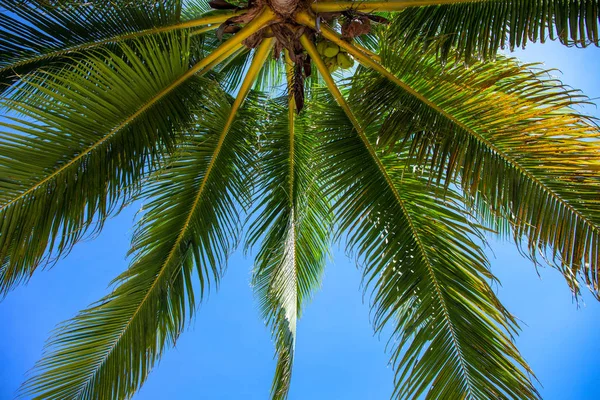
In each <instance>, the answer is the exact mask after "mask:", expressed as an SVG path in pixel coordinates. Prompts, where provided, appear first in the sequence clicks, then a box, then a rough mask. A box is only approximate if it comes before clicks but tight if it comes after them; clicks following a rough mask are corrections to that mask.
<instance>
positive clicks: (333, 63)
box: [323, 57, 338, 72]
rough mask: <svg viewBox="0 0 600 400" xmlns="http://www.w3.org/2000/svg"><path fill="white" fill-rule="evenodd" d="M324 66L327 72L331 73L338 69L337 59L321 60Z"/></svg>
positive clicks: (327, 58) (326, 58)
mask: <svg viewBox="0 0 600 400" xmlns="http://www.w3.org/2000/svg"><path fill="white" fill-rule="evenodd" d="M323 62H324V63H325V66H326V67H327V69H328V70H329V72H333V71H335V70H337V69H338V63H337V57H325V58H324V59H323Z"/></svg>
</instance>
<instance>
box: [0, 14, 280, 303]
mask: <svg viewBox="0 0 600 400" xmlns="http://www.w3.org/2000/svg"><path fill="white" fill-rule="evenodd" d="M269 18H270V14H269V13H268V12H265V13H263V14H261V15H260V16H258V17H257V18H256V19H254V20H253V21H252V22H251V23H249V24H247V25H246V26H245V27H244V28H243V29H242V30H241V31H240V32H238V34H237V35H235V36H234V37H232V38H230V39H229V40H227V41H225V42H223V43H222V44H221V45H220V46H219V47H218V48H217V49H215V50H214V51H213V52H212V53H210V54H209V55H207V56H206V57H204V58H203V59H201V60H200V61H199V62H198V63H196V64H195V65H194V66H193V67H191V68H190V67H189V64H188V58H189V50H188V46H189V41H188V37H187V35H183V36H181V35H177V34H171V35H170V37H171V38H172V40H167V41H166V42H167V43H170V44H172V46H174V47H169V49H168V51H163V50H164V48H163V47H162V45H161V42H160V41H158V39H157V38H154V37H151V38H146V39H143V40H141V41H139V43H140V45H138V46H135V47H134V48H132V47H129V46H127V45H123V46H122V50H123V51H124V52H128V53H129V57H128V58H127V61H125V60H123V59H122V58H121V57H119V56H114V57H110V55H111V53H110V52H104V53H103V56H104V57H108V60H105V59H103V58H98V59H96V60H95V61H94V60H92V61H89V60H88V61H84V62H82V63H80V64H78V66H77V68H75V69H73V70H68V71H66V72H63V73H61V74H58V75H56V74H49V75H50V77H51V79H50V80H51V81H53V82H51V83H50V84H51V85H54V86H53V87H54V88H55V90H54V91H50V90H48V89H47V88H45V87H44V86H42V85H40V84H38V82H37V79H41V78H40V77H36V76H32V77H30V80H31V82H30V83H28V84H27V86H25V87H24V88H22V89H21V88H19V94H18V96H17V97H16V98H8V99H6V104H7V107H9V108H10V109H12V110H14V111H15V112H18V113H22V114H24V115H25V117H26V118H25V119H21V120H18V119H15V123H14V124H4V123H3V124H2V125H0V126H4V127H5V128H8V129H15V130H17V131H18V132H19V133H20V134H17V135H15V134H14V133H12V132H7V133H5V134H3V135H2V136H0V145H2V146H3V147H2V153H1V154H2V158H1V160H2V165H1V168H2V169H3V170H4V171H5V172H3V175H2V176H3V180H2V181H0V184H2V186H0V189H1V190H0V193H1V196H2V197H0V215H1V216H2V217H3V219H4V221H3V223H2V225H1V226H0V229H1V230H0V259H2V260H3V265H2V267H1V269H0V293H2V294H3V293H6V291H7V290H9V289H10V288H11V287H12V286H14V284H16V283H18V282H20V281H22V280H25V279H27V278H28V277H29V276H30V275H31V273H33V271H34V270H35V268H36V267H37V265H38V264H39V263H40V262H41V261H42V258H43V257H44V255H47V256H49V254H47V250H50V251H52V250H56V251H57V253H58V254H59V255H60V254H62V253H64V252H65V251H68V250H69V249H70V248H71V246H72V245H73V244H74V243H75V242H76V241H77V240H78V239H79V238H81V237H82V235H83V234H84V233H85V232H86V230H87V228H88V227H89V226H90V224H92V222H93V219H94V218H98V219H99V224H98V227H97V228H98V229H100V228H101V226H102V221H103V220H104V218H105V217H106V216H107V215H108V214H110V212H111V210H112V208H114V206H115V205H116V204H117V203H118V202H120V201H123V200H124V199H126V198H127V195H126V193H125V195H123V193H122V192H123V191H125V192H127V191H128V190H129V189H127V186H130V185H134V186H135V184H136V183H137V181H138V180H139V177H140V175H141V174H142V172H143V171H144V170H145V169H146V168H147V167H148V166H149V165H150V164H152V161H153V160H154V159H155V158H156V157H158V156H160V154H161V149H160V146H162V148H163V150H169V149H170V142H172V141H173V138H170V136H173V132H174V131H176V129H173V128H174V127H177V126H178V125H181V124H180V123H179V121H180V120H181V121H184V122H187V121H189V119H190V118H191V115H192V114H191V113H190V112H189V107H190V106H193V104H194V102H193V98H194V97H193V96H195V95H196V92H198V91H201V87H194V88H192V87H191V86H190V85H192V86H193V78H194V77H195V76H196V75H198V74H199V75H201V74H204V73H206V72H207V71H209V70H210V69H211V68H213V67H214V66H215V65H218V64H219V63H220V62H221V61H223V60H224V59H225V58H226V57H228V56H230V55H231V54H233V53H234V52H235V51H236V50H237V49H238V48H240V47H241V42H242V41H243V40H244V39H245V38H247V37H249V36H250V35H252V34H253V33H254V32H256V31H257V30H258V29H260V28H261V27H262V26H263V25H264V24H265V22H266V21H267V20H268V19H269ZM178 43H179V44H178ZM177 46H179V48H180V51H175V52H173V49H174V48H176V47H177ZM138 52H140V53H141V55H138V54H137V53H138ZM128 63H129V64H128ZM130 64H131V65H130ZM63 75H65V76H63ZM90 75H91V76H92V77H93V78H90ZM54 81H56V82H58V83H55V82H54ZM132 83H137V84H138V85H139V88H138V87H136V86H132ZM29 87H31V88H32V89H31V90H28V88H29ZM24 96H25V97H26V99H25V100H22V99H21V98H22V97H24ZM186 97H187V98H186ZM115 98H116V99H118V100H120V101H121V102H122V103H118V102H115ZM188 100H191V101H188ZM154 107H161V109H162V110H163V112H160V113H152V112H150V110H151V109H153V108H154ZM164 110H166V112H165V111H164ZM91 118H93V121H94V124H91V123H90V121H92V120H91ZM30 119H33V120H34V121H35V122H31V121H30ZM138 131H139V132H138ZM65 132H68V133H69V135H65ZM48 141H49V142H50V143H52V144H54V145H56V148H55V149H51V148H50V146H49V145H48V144H47V143H46V142H48ZM2 142H5V143H2ZM157 145H159V147H158V148H157V147H156V146H157ZM32 149H33V150H34V151H37V152H38V153H39V154H40V157H39V159H34V158H32V152H31V150H32ZM123 159H125V160H129V162H128V163H124V162H123V161H122V160H123ZM88 168H90V169H88ZM88 171H89V173H88ZM5 260H7V261H5Z"/></svg>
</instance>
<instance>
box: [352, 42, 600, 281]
mask: <svg viewBox="0 0 600 400" xmlns="http://www.w3.org/2000/svg"><path fill="white" fill-rule="evenodd" d="M383 54H384V63H385V64H386V65H387V66H388V67H389V69H390V70H391V71H394V73H395V75H391V74H390V75H388V76H387V77H381V75H379V74H377V73H367V74H365V75H364V78H365V80H362V78H361V79H359V80H357V85H356V86H355V87H354V89H355V90H356V93H357V97H356V99H355V100H356V101H357V102H358V103H361V100H360V97H361V94H360V93H361V88H364V87H369V88H375V89H373V90H370V91H369V97H368V98H369V103H368V104H367V103H362V104H365V105H366V106H367V107H365V111H364V115H368V117H367V118H368V119H369V120H373V119H380V118H383V119H384V120H385V122H383V123H382V129H381V131H380V133H379V136H380V142H381V144H382V146H392V147H393V148H398V147H402V145H410V146H411V148H412V153H413V154H418V158H419V160H420V163H429V164H430V165H431V167H432V169H433V170H434V171H437V172H436V175H435V176H436V179H438V180H439V179H446V184H448V183H450V182H452V181H453V180H454V179H455V178H456V179H458V180H459V181H460V185H462V187H463V189H464V190H465V191H466V192H467V193H469V194H470V195H471V196H473V197H472V198H473V199H474V200H475V204H476V205H477V208H478V209H479V211H480V213H481V214H482V216H483V217H484V218H485V220H486V221H487V222H488V223H489V224H491V225H492V226H494V227H498V226H500V230H502V231H507V230H508V229H507V226H506V224H509V226H510V227H513V228H514V229H513V233H514V236H515V239H516V240H517V242H518V243H520V242H521V239H522V238H526V240H527V243H528V244H527V246H528V248H529V253H530V255H531V257H532V258H534V259H535V258H536V256H537V255H539V253H540V252H541V253H543V254H546V253H548V252H549V253H550V254H548V255H547V256H548V257H549V258H553V259H554V260H555V261H556V262H557V263H558V267H559V268H560V269H561V270H562V271H563V273H564V275H565V277H566V278H567V280H568V282H569V284H570V285H571V286H572V288H573V290H574V291H575V292H577V291H578V290H579V289H578V283H577V280H578V277H581V278H582V279H583V280H584V281H585V282H586V283H587V284H588V285H589V286H590V288H591V289H592V291H593V292H594V293H597V291H598V287H599V282H600V281H599V280H598V273H597V271H598V269H599V268H600V258H598V254H597V252H596V250H595V247H596V245H595V243H596V242H597V240H598V233H599V228H600V208H599V203H598V201H597V193H598V190H600V181H599V180H598V176H597V171H598V170H599V168H600V165H599V164H598V163H597V156H598V135H599V133H600V131H599V130H598V128H597V126H596V125H595V124H594V123H593V121H590V120H589V119H588V118H586V117H584V116H581V115H580V114H578V113H577V112H576V111H575V110H574V109H573V108H572V107H573V106H576V105H577V104H580V103H582V102H584V101H586V98H585V97H583V96H582V95H581V94H580V93H579V92H577V91H573V90H570V89H568V88H565V87H563V86H562V84H561V83H560V82H558V81H557V80H556V79H554V78H552V77H550V76H549V75H548V72H547V71H543V70H536V69H531V68H532V66H522V65H519V64H518V63H516V62H515V61H514V60H511V59H505V58H501V59H499V60H498V62H496V63H493V64H484V63H479V64H475V65H473V66H472V67H471V68H470V69H468V70H466V69H464V68H463V67H462V66H460V65H458V64H455V63H449V64H448V65H446V66H445V67H442V66H440V65H439V63H437V62H436V60H435V57H434V56H433V55H429V56H427V57H422V56H421V55H419V54H416V53H415V52H414V51H412V52H411V49H410V48H408V49H405V50H400V49H399V48H397V47H395V46H393V48H391V49H389V50H385V52H384V53H383ZM416 71H418V73H416ZM358 82H360V83H358ZM382 113H383V114H385V116H382V115H383V114H382ZM502 225H504V227H503V226H502Z"/></svg>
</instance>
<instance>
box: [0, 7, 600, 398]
mask: <svg viewBox="0 0 600 400" xmlns="http://www.w3.org/2000/svg"><path fill="white" fill-rule="evenodd" d="M599 4H600V3H598V1H597V0H527V1H521V2H516V1H508V0H390V1H383V2H382V1H365V2H352V1H313V0H249V1H248V2H245V1H241V0H240V1H238V0H235V1H231V2H228V1H225V0H212V1H210V2H205V1H204V0H188V1H178V0H137V1H126V0H121V1H113V2H96V1H91V2H70V1H56V2H48V1H43V0H23V1H18V2H17V1H14V0H0V10H1V14H0V22H1V23H0V52H1V54H2V58H1V59H0V96H1V98H0V107H2V110H3V111H2V112H3V115H4V117H3V118H2V119H1V120H0V263H1V264H0V293H1V294H2V295H6V294H7V292H9V291H10V290H11V289H12V288H14V287H15V286H16V285H18V284H20V283H23V282H25V281H27V279H28V278H29V277H30V276H31V275H32V274H33V273H34V272H35V270H36V269H37V268H38V267H40V266H44V265H46V264H48V263H51V262H54V260H56V259H57V258H59V257H60V256H62V255H64V254H66V253H68V252H69V250H70V249H71V248H72V246H73V245H75V244H76V243H77V242H78V241H79V240H80V239H81V238H83V237H85V236H87V235H90V234H93V233H95V232H98V231H99V230H100V229H102V225H103V221H104V220H105V219H106V218H107V217H109V216H111V215H114V214H115V213H116V212H118V211H119V210H120V209H121V208H122V207H123V206H126V205H128V204H129V203H131V202H132V201H135V200H138V199H141V200H143V202H144V207H143V210H142V212H141V214H140V218H139V221H138V222H137V227H136V230H135V233H134V235H133V239H132V244H131V250H130V260H131V264H130V266H129V268H128V269H127V270H126V271H125V272H123V273H122V274H121V275H120V276H118V277H117V278H116V279H115V280H114V285H115V286H114V290H113V291H112V292H111V293H110V294H109V295H107V296H106V297H104V298H102V299H101V300H100V301H98V302H97V303H94V304H92V305H91V306H90V307H89V308H87V309H85V310H84V311H82V312H81V313H80V314H79V315H77V316H76V317H75V318H73V319H72V320H70V321H67V322H65V323H64V324H62V325H61V326H60V327H59V328H58V329H57V331H56V333H55V334H54V336H53V337H52V338H51V339H50V342H49V344H48V349H47V351H46V353H45V354H44V356H43V357H42V359H41V360H40V361H39V362H38V363H37V364H36V366H35V368H34V370H33V372H32V374H31V376H30V377H29V378H28V380H27V381H26V382H25V383H24V384H23V386H22V388H21V394H22V395H23V396H31V397H34V398H40V399H42V398H43V399H113V398H129V397H131V396H132V395H133V394H134V393H135V391H136V390H137V389H139V388H140V386H141V385H142V384H143V382H144V380H145V379H146V378H147V376H148V374H149V372H150V370H151V369H152V367H153V365H154V364H155V363H156V361H157V360H158V359H159V357H160V355H161V354H162V353H163V351H164V350H166V349H167V348H169V347H170V346H172V345H173V344H174V343H175V342H176V340H177V338H178V337H179V335H180V333H181V332H182V330H183V329H184V326H185V325H186V322H187V321H188V320H189V319H190V317H191V316H192V315H193V312H194V310H195V306H196V304H197V303H198V302H199V301H201V299H202V297H203V295H204V294H205V292H206V291H207V290H208V288H209V287H211V286H214V285H215V284H216V283H217V282H218V281H219V279H220V277H221V275H222V273H223V270H224V268H225V265H226V260H227V256H228V254H230V252H231V251H232V250H233V249H234V248H235V247H236V245H238V244H239V242H240V241H243V242H244V243H245V245H246V246H247V248H255V249H256V250H257V254H256V258H255V260H254V269H253V278H252V283H253V286H254V288H255V291H256V297H257V299H258V302H259V304H260V310H261V312H262V314H263V315H264V317H265V319H266V320H267V322H268V324H269V326H270V327H271V329H272V334H273V341H274V343H275V347H276V356H277V366H276V371H275V377H274V380H273V386H272V391H271V394H272V397H273V398H274V399H283V398H286V397H287V394H288V390H289V387H290V382H291V375H292V364H293V360H294V352H295V341H296V330H297V321H298V318H299V316H300V315H301V311H302V307H303V306H304V305H305V304H306V302H307V300H308V299H309V298H310V297H311V295H312V293H313V292H314V290H315V289H316V288H318V286H319V284H320V280H321V276H322V273H323V268H324V265H325V260H326V257H327V253H328V248H329V246H330V243H331V242H332V241H334V240H341V239H343V240H345V242H346V243H347V245H348V248H349V250H350V251H351V252H352V253H353V254H355V256H356V258H357V261H358V263H359V264H360V265H361V268H362V272H363V280H364V287H365V290H367V291H368V292H369V293H370V302H371V305H372V310H373V311H372V312H373V322H374V326H375V330H376V331H382V330H383V329H384V328H385V329H386V332H388V331H390V332H391V334H392V339H393V340H391V341H390V343H391V344H392V346H391V347H390V349H391V354H390V356H391V363H392V365H393V366H394V369H395V371H396V372H395V391H394V393H393V397H394V398H418V397H420V396H422V395H426V396H427V397H428V398H436V399H437V398H441V399H449V398H469V399H471V398H472V399H491V398H519V399H522V398H527V399H529V398H532V399H533V398H538V397H539V393H538V392H537V391H536V389H535V386H534V384H533V383H532V379H534V378H533V372H532V371H531V370H530V369H529V367H528V366H527V364H526V362H525V361H524V360H523V358H522V357H521V355H520V354H519V352H518V350H517V349H516V347H515V346H514V344H513V341H512V335H513V334H515V333H516V332H517V330H518V325H517V322H516V320H515V318H514V317H513V316H512V315H511V314H510V313H509V312H508V311H507V310H506V309H505V308H504V307H503V306H502V304H500V302H499V300H498V298H497V297H496V295H495V294H494V292H493V291H492V289H491V287H490V281H492V280H493V279H494V277H493V275H492V274H491V272H490V271H489V266H488V260H487V259H486V256H485V254H484V252H483V250H482V245H483V243H482V242H484V241H485V237H484V232H485V231H493V232H496V233H498V234H499V235H502V236H512V237H513V238H514V240H515V242H516V244H517V245H518V246H519V248H520V249H522V251H523V253H524V254H526V255H528V256H529V257H530V258H531V259H532V261H533V262H534V263H538V262H544V263H550V264H551V265H553V266H555V267H556V268H558V269H559V270H560V271H561V272H562V273H563V274H564V276H565V278H566V280H567V283H568V284H569V285H570V287H571V289H572V290H573V293H574V294H575V295H577V294H578V293H579V290H580V287H581V286H582V285H586V286H587V287H589V289H590V290H591V291H592V292H593V293H594V295H596V296H598V284H599V281H600V278H599V276H598V272H599V268H600V249H599V247H600V246H599V244H600V236H599V235H600V201H598V199H599V197H598V193H599V189H600V179H599V174H598V171H599V170H600V162H599V161H598V160H599V157H598V156H599V155H600V154H599V153H600V147H599V146H598V136H599V134H600V130H599V129H598V127H597V126H596V124H595V121H594V120H593V119H591V118H588V117H586V116H585V115H581V114H579V113H578V112H576V111H575V110H574V106H576V105H578V104H581V103H585V102H587V101H588V100H587V98H586V97H584V96H583V95H581V94H580V93H579V92H578V91H575V90H572V89H569V88H567V87H565V86H564V85H562V84H561V83H560V82H559V81H557V80H556V79H554V78H552V77H551V76H550V75H549V73H548V71H545V70H542V69H540V68H539V67H538V66H536V65H522V64H520V63H518V62H517V61H515V60H514V59H511V58H507V57H505V56H503V55H500V54H499V50H500V49H502V48H504V47H505V46H509V47H510V48H511V49H512V48H514V47H516V46H524V45H525V44H526V43H527V42H528V41H536V40H541V41H543V40H544V39H546V38H547V37H549V38H550V39H555V38H558V39H559V40H560V41H561V42H562V43H564V44H577V45H579V46H585V45H588V44H591V43H594V44H598V22H599V15H600V5H599Z"/></svg>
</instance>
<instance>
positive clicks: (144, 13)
mask: <svg viewBox="0 0 600 400" xmlns="http://www.w3.org/2000/svg"><path fill="white" fill-rule="evenodd" d="M179 7H180V2H179V1H178V0H161V1H157V2H141V3H140V4H139V5H136V6H132V5H131V4H126V5H123V4H119V2H108V3H107V2H93V1H92V2H85V3H83V4H77V3H76V2H64V3H63V2H58V3H56V4H50V3H49V2H47V1H39V0H35V1H19V2H17V3H15V2H14V1H5V0H1V1H0V10H2V9H3V8H4V10H2V11H1V12H0V55H2V57H1V58H0V93H2V92H3V91H5V90H7V89H8V88H10V86H11V85H14V84H16V83H18V82H19V81H20V79H21V78H22V77H23V76H26V75H27V74H30V73H33V72H35V71H38V70H40V69H44V70H46V71H48V70H50V69H60V68H62V67H64V66H65V65H67V64H72V63H74V62H77V59H81V58H83V57H84V56H85V55H87V54H89V52H90V51H96V50H97V49H99V48H108V49H109V50H111V51H113V52H116V51H118V50H119V48H120V47H119V46H115V44H118V43H123V42H128V41H131V40H132V39H135V38H138V37H143V36H147V35H158V34H161V33H164V32H169V31H174V30H180V31H181V30H184V29H187V28H190V27H194V26H202V25H207V24H217V23H220V22H223V21H225V20H226V19H227V18H229V17H231V16H232V15H235V13H232V12H225V13H223V12H221V13H210V14H206V15H205V16H204V18H198V17H197V16H196V18H197V19H194V20H189V21H181V20H180V18H179V15H178V11H177V10H178V9H179Z"/></svg>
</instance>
